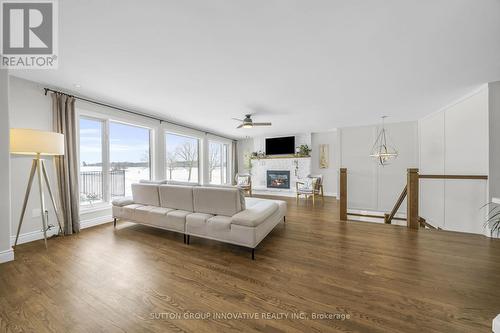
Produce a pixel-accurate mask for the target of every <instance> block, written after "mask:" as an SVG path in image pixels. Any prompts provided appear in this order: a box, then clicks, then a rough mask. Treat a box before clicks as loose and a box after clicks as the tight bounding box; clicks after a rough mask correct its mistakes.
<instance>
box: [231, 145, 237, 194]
mask: <svg viewBox="0 0 500 333" xmlns="http://www.w3.org/2000/svg"><path fill="white" fill-rule="evenodd" d="M232 148H233V149H231V152H232V153H231V162H232V163H231V165H232V168H231V169H232V170H231V171H232V172H231V184H233V185H236V179H235V177H236V174H237V173H238V141H233V147H232Z"/></svg>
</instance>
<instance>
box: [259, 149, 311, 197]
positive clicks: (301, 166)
mask: <svg viewBox="0 0 500 333" xmlns="http://www.w3.org/2000/svg"><path fill="white" fill-rule="evenodd" d="M267 170H283V171H290V188H289V189H282V188H268V187H267ZM310 173H311V158H310V157H300V158H297V157H290V158H265V159H260V160H258V159H253V160H252V170H251V174H252V187H253V188H252V191H253V192H254V193H256V194H274V195H284V196H292V195H295V183H296V182H297V181H301V180H303V179H304V178H306V177H307V175H309V174H310Z"/></svg>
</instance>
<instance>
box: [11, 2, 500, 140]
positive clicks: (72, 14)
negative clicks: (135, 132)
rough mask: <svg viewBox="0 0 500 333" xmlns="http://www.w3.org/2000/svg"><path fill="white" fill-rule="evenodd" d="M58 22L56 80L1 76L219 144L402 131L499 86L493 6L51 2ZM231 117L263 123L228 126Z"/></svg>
mask: <svg viewBox="0 0 500 333" xmlns="http://www.w3.org/2000/svg"><path fill="white" fill-rule="evenodd" d="M59 12H60V28H59V49H60V51H59V54H60V55H59V69H58V70H53V71H48V70H31V71H13V74H14V75H16V76H19V77H22V78H26V79H29V80H33V81H38V82H42V83H46V84H50V85H53V86H57V87H60V88H63V89H65V90H72V91H75V92H76V93H78V94H80V95H85V96H89V97H92V98H94V99H99V100H102V101H106V102H109V103H112V104H117V105H120V106H123V107H128V108H132V109H136V110H139V111H142V112H146V113H151V114H157V115H162V116H164V117H166V118H168V119H172V120H176V121H179V122H181V123H185V124H189V125H194V126H196V127H201V128H204V129H207V130H212V131H215V132H217V133H220V134H225V135H229V136H233V137H245V136H254V135H263V134H265V135H274V134H291V133H301V132H315V131H324V130H330V129H333V128H336V127H341V126H351V125H365V124H372V123H375V122H378V120H379V117H380V115H382V114H385V115H389V116H391V118H390V120H391V121H403V120H415V119H418V118H420V117H422V116H424V115H426V114H428V113H430V112H433V111H435V110H437V109H439V108H441V107H443V106H445V105H447V104H449V103H451V102H452V101H454V100H455V99H457V98H459V97H460V96H462V95H464V94H467V93H468V92H470V91H472V90H474V89H476V88H477V87H478V86H480V85H481V84H484V83H486V82H491V81H496V80H500V0H480V1H479V0H412V1H410V0H363V1H361V0H343V1H340V0H324V1H320V0H301V1H297V0H281V1H277V0H224V1H222V0H197V1H194V0H182V1H177V0H171V1H165V0H163V1H137V0H134V1H123V0H121V1H119V0H115V1H102V0H100V1H97V0H87V1H81V0H80V1H77V0H63V1H59ZM75 84H80V85H81V88H76V87H75V86H74V85H75ZM245 113H256V114H255V116H254V121H259V122H260V121H272V122H273V126H272V127H269V128H259V129H257V128H254V129H239V130H237V129H235V127H236V126H237V125H238V123H237V122H235V121H234V120H231V118H232V117H236V118H242V117H243V115H244V114H245Z"/></svg>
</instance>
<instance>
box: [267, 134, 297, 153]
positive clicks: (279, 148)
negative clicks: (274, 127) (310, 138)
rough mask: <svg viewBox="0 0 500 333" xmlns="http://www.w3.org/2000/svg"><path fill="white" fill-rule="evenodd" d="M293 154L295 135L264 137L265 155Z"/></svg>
mask: <svg viewBox="0 0 500 333" xmlns="http://www.w3.org/2000/svg"><path fill="white" fill-rule="evenodd" d="M291 154H295V137H294V136H284V137H280V138H267V139H266V155H291Z"/></svg>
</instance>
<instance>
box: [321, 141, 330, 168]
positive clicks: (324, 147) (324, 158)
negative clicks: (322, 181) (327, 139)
mask: <svg viewBox="0 0 500 333" xmlns="http://www.w3.org/2000/svg"><path fill="white" fill-rule="evenodd" d="M329 149H330V145H329V144H320V145H319V167H320V169H327V168H328V167H329V164H330V163H329V156H328V150H329Z"/></svg>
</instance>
